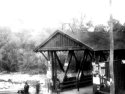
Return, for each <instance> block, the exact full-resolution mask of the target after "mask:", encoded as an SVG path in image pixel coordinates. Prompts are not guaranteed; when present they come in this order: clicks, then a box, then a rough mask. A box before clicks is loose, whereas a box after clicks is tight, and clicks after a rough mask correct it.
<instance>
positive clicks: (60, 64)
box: [54, 52, 65, 72]
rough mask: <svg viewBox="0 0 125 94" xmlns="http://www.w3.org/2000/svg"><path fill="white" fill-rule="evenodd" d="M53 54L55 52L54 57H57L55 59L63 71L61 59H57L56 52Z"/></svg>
mask: <svg viewBox="0 0 125 94" xmlns="http://www.w3.org/2000/svg"><path fill="white" fill-rule="evenodd" d="M54 54H55V57H56V59H57V61H58V63H59V66H60V69H61V70H62V71H63V72H64V71H65V70H64V69H63V66H62V63H61V61H60V59H59V57H58V55H57V53H56V52H55V53H54Z"/></svg>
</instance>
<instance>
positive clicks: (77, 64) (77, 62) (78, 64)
mask: <svg viewBox="0 0 125 94" xmlns="http://www.w3.org/2000/svg"><path fill="white" fill-rule="evenodd" d="M73 56H74V58H75V61H76V72H77V71H78V68H79V66H80V63H79V61H78V59H77V57H76V55H75V53H74V51H73Z"/></svg>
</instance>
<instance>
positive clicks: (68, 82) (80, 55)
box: [34, 30, 93, 92]
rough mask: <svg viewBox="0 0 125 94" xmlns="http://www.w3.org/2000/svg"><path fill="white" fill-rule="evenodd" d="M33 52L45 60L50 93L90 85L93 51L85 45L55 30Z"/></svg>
mask: <svg viewBox="0 0 125 94" xmlns="http://www.w3.org/2000/svg"><path fill="white" fill-rule="evenodd" d="M34 51H35V52H40V53H42V54H43V56H44V57H45V58H46V60H47V63H48V71H47V77H48V79H49V80H48V82H49V83H50V85H49V86H50V87H51V90H52V92H58V91H59V92H61V91H66V90H71V89H77V90H78V91H79V88H81V87H85V86H88V85H92V60H93V49H92V48H91V47H89V46H87V45H86V44H83V43H82V42H80V41H78V40H76V39H74V38H72V37H71V36H69V35H67V34H65V33H63V32H61V31H59V30H57V31H56V32H54V33H53V34H52V35H51V36H50V37H49V38H48V39H47V40H45V41H44V42H43V43H42V44H40V45H39V46H38V47H36V49H35V50H34Z"/></svg>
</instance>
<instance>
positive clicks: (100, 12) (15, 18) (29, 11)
mask: <svg viewBox="0 0 125 94" xmlns="http://www.w3.org/2000/svg"><path fill="white" fill-rule="evenodd" d="M112 2H113V4H112V13H113V16H114V17H115V18H116V19H118V20H120V21H121V22H122V23H123V22H125V12H124V9H125V5H124V4H125V0H112ZM81 15H83V16H84V15H85V16H86V19H89V20H92V21H93V23H94V24H106V22H107V20H108V19H109V0H0V27H9V28H10V29H11V30H12V31H22V30H24V29H26V30H32V31H36V32H37V31H42V30H43V29H44V28H57V29H58V27H59V26H60V25H61V24H62V23H68V22H71V21H72V19H73V18H80V17H81Z"/></svg>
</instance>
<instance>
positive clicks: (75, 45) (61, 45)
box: [34, 30, 93, 52]
mask: <svg viewBox="0 0 125 94" xmlns="http://www.w3.org/2000/svg"><path fill="white" fill-rule="evenodd" d="M85 49H88V50H92V51H93V49H92V48H91V47H89V46H88V45H87V44H85V43H82V42H80V41H79V40H77V39H75V38H73V37H71V36H69V35H68V34H65V33H63V32H62V31H59V30H57V31H56V32H54V33H53V34H52V35H51V36H50V37H49V38H48V39H46V40H45V41H44V42H43V43H41V44H40V45H39V46H37V47H36V48H35V50H34V51H35V52H40V51H68V50H85Z"/></svg>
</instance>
